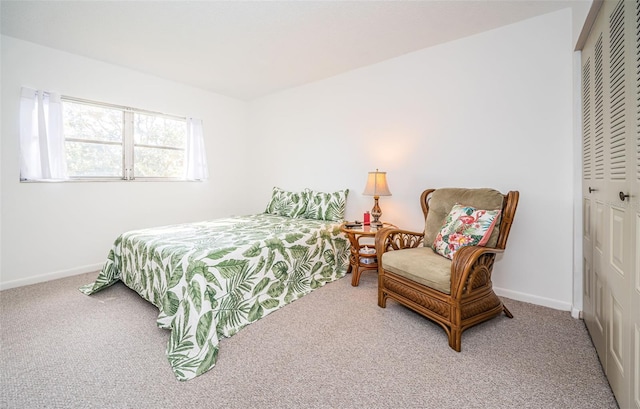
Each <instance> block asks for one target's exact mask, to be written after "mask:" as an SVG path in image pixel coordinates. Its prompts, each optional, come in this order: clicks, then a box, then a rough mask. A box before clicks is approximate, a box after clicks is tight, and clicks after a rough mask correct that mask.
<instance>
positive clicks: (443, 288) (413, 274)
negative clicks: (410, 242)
mask: <svg viewBox="0 0 640 409" xmlns="http://www.w3.org/2000/svg"><path fill="white" fill-rule="evenodd" d="M382 268H384V269H385V270H388V271H391V272H392V273H395V274H398V275H399V276H403V277H405V278H407V279H409V280H411V281H415V282H418V283H420V284H423V285H426V286H427V287H431V288H433V289H435V290H438V291H440V292H443V293H445V294H450V293H451V260H449V259H448V258H445V257H442V256H440V255H439V254H437V253H435V252H434V251H433V249H431V248H430V247H416V248H409V249H403V250H395V251H388V252H385V253H383V254H382Z"/></svg>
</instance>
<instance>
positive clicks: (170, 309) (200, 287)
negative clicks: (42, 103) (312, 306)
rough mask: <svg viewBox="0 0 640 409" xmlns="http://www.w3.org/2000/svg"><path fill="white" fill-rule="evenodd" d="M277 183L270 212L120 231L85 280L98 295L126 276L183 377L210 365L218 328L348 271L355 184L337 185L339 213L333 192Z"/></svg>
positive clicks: (228, 332) (239, 324) (222, 331)
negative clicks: (294, 194)
mask: <svg viewBox="0 0 640 409" xmlns="http://www.w3.org/2000/svg"><path fill="white" fill-rule="evenodd" d="M276 189H278V188H274V192H273V195H272V200H271V202H270V203H269V205H268V206H267V211H266V212H265V213H261V214H255V215H248V216H239V217H230V218H225V219H218V220H213V221H204V222H197V223H188V224H179V225H172V226H163V227H157V228H149V229H143V230H135V231H129V232H126V233H124V234H122V235H120V236H119V237H118V238H117V239H116V240H115V242H114V243H113V246H112V248H111V251H110V252H109V255H108V257H107V261H106V262H105V264H104V267H103V268H102V270H101V272H100V273H99V275H98V277H97V279H96V281H95V282H94V283H91V284H88V285H86V286H84V287H82V288H81V289H80V290H81V291H82V292H83V293H85V294H87V295H91V294H94V293H96V292H98V291H101V290H103V289H105V288H107V287H109V286H111V285H112V284H114V283H116V282H117V281H122V282H123V283H124V284H125V285H127V286H128V287H130V288H131V289H133V290H135V291H136V292H137V293H138V294H140V296H141V297H143V298H144V299H145V300H147V301H149V302H151V303H152V304H153V305H155V306H156V307H157V308H158V310H159V314H158V319H157V325H158V326H159V327H161V328H165V329H169V330H170V331H171V333H170V337H169V341H168V344H167V351H166V354H167V358H168V361H169V364H170V366H171V368H172V369H173V372H174V374H175V376H176V378H177V379H178V380H181V381H185V380H189V379H192V378H194V377H196V376H198V375H200V374H202V373H204V372H206V371H208V370H209V369H211V368H212V367H213V366H214V365H215V363H216V359H217V356H218V349H219V347H218V344H219V338H220V337H230V336H232V335H234V334H235V333H237V332H238V331H239V330H240V329H242V328H243V327H245V326H246V325H248V324H250V323H252V322H255V321H256V320H258V319H260V318H262V317H264V316H266V315H267V314H270V313H271V312H273V311H276V310H277V309H279V308H281V307H283V306H285V305H287V304H289V303H291V302H293V301H295V300H296V299H298V298H300V297H302V296H304V295H305V294H308V293H309V292H311V291H312V290H314V289H316V288H319V287H321V286H323V285H324V284H326V283H328V282H331V281H334V280H337V279H339V278H341V277H343V276H344V275H345V274H346V270H347V264H348V253H349V243H348V241H347V238H346V237H345V236H344V234H343V233H342V232H341V231H340V224H341V222H342V220H341V218H342V213H343V212H344V200H346V192H348V191H339V192H342V195H341V196H340V197H341V198H342V203H341V205H340V201H339V200H338V207H337V213H336V208H335V206H334V205H331V203H332V201H331V200H324V201H322V200H321V201H320V202H319V203H318V200H314V196H313V194H314V193H316V194H317V193H319V192H313V191H308V190H306V191H304V192H301V193H302V194H301V195H300V200H299V202H302V203H298V202H295V203H293V205H292V202H291V197H290V196H286V195H285V197H284V199H283V195H282V193H283V192H284V191H281V190H276ZM276 193H279V194H280V196H278V195H277V194H276ZM284 193H291V192H284ZM304 194H306V197H305V195H304ZM323 195H331V194H323ZM334 195H335V193H334ZM274 198H275V205H274ZM333 202H335V201H333ZM301 207H304V209H303V210H301ZM332 207H334V208H333V209H332V210H331V208H332ZM283 209H284V210H283ZM327 215H328V217H327ZM291 216H294V217H291ZM307 216H311V217H307ZM326 218H329V220H326Z"/></svg>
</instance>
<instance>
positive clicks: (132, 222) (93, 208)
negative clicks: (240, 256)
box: [0, 36, 255, 288]
mask: <svg viewBox="0 0 640 409" xmlns="http://www.w3.org/2000/svg"><path fill="white" fill-rule="evenodd" d="M1 41H2V47H1V48H2V50H1V51H2V94H1V97H2V118H1V119H2V128H1V129H2V136H1V144H0V146H1V149H0V152H1V155H2V156H1V158H2V163H1V165H0V175H1V183H2V185H1V189H2V190H1V192H2V199H1V204H0V209H1V216H2V217H1V218H0V220H1V225H2V231H1V233H2V240H1V254H2V259H1V269H0V287H1V288H9V287H13V286H17V285H24V284H30V283H34V282H38V281H44V280H48V279H52V278H57V277H61V276H65V275H70V274H76V273H79V272H85V271H91V270H97V269H99V267H100V265H101V263H102V262H104V260H106V256H107V254H108V251H109V249H110V247H111V244H112V243H113V240H114V239H115V238H116V236H117V235H118V234H120V233H122V232H123V231H127V230H131V229H135V228H141V227H147V226H153V225H161V224H170V223H179V222H187V221H194V220H205V219H213V218H217V217H224V216H228V215H230V214H244V213H250V212H253V211H254V210H255V209H254V208H253V206H252V205H251V204H249V203H247V202H246V201H244V200H243V194H244V190H245V189H246V185H245V183H244V181H245V180H247V177H246V176H247V169H248V168H247V166H248V165H249V163H248V162H244V161H243V160H242V159H241V160H237V158H244V157H245V155H246V139H247V133H246V126H247V118H246V115H247V104H246V102H243V101H239V100H235V99H231V98H227V97H223V96H220V95H216V94H212V93H209V92H204V91H202V90H199V89H195V88H192V87H188V86H185V85H181V84H178V83H175V82H170V81H166V80H163V79H160V78H157V77H153V76H149V75H145V74H143V73H140V72H136V71H131V70H128V69H124V68H121V67H117V66H113V65H109V64H105V63H102V62H99V61H95V60H90V59H86V58H83V57H80V56H77V55H73V54H68V53H64V52H60V51H57V50H53V49H50V48H46V47H42V46H39V45H35V44H32V43H28V42H25V41H21V40H17V39H14V38H11V37H6V36H3V37H1ZM21 86H29V87H32V88H37V89H45V90H50V91H57V92H60V93H61V94H63V95H69V96H74V97H79V98H86V99H91V100H96V101H103V102H110V103H115V104H121V105H126V106H133V107H137V108H142V109H148V110H152V111H159V112H165V113H170V114H176V115H190V116H194V117H199V118H202V119H203V124H204V130H205V138H206V142H205V143H206V146H207V154H208V157H209V173H210V175H211V179H210V180H209V181H208V182H202V183H200V182H92V183H87V182H80V183H20V182H19V148H18V129H19V128H18V118H19V114H18V107H19V100H18V98H19V95H20V87H21ZM221 152H222V154H221Z"/></svg>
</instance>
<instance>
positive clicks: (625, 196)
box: [618, 192, 629, 202]
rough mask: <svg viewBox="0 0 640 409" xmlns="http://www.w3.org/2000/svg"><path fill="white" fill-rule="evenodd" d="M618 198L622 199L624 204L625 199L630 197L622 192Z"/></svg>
mask: <svg viewBox="0 0 640 409" xmlns="http://www.w3.org/2000/svg"><path fill="white" fill-rule="evenodd" d="M618 196H619V197H620V200H622V201H623V202H624V201H625V199H626V198H628V197H629V193H627V194H626V195H625V194H624V192H620V194H619V195H618Z"/></svg>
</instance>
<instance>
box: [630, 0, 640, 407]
mask: <svg viewBox="0 0 640 409" xmlns="http://www.w3.org/2000/svg"><path fill="white" fill-rule="evenodd" d="M629 14H632V13H629ZM633 14H634V15H635V16H634V17H635V27H634V30H633V31H635V53H634V54H635V56H634V57H635V58H633V60H634V61H633V63H632V64H631V67H632V69H633V70H634V72H635V81H634V82H635V93H633V92H632V93H631V96H630V106H631V107H632V110H634V111H635V135H634V137H632V138H629V145H630V147H629V152H630V153H631V154H632V158H633V159H632V160H630V162H631V163H632V166H631V174H632V175H633V176H632V178H631V179H632V180H633V182H632V185H631V189H630V190H631V191H630V192H629V193H630V195H631V197H630V201H631V204H632V206H633V207H632V209H633V232H634V233H633V236H634V237H633V239H634V242H633V243H632V244H631V245H632V251H633V258H634V259H635V260H634V261H635V266H632V267H633V268H634V270H635V271H634V273H633V279H632V284H633V285H631V286H630V288H629V292H630V293H631V295H630V300H631V306H630V311H631V314H630V321H631V322H630V323H629V324H630V325H629V331H631V333H632V334H631V339H632V342H631V368H630V378H631V379H630V389H631V390H630V395H631V396H630V401H631V402H630V405H629V406H631V407H634V408H636V409H640V254H639V253H640V250H638V248H640V1H636V2H635V10H634V13H633ZM630 82H631V81H630ZM630 127H631V125H630Z"/></svg>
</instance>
